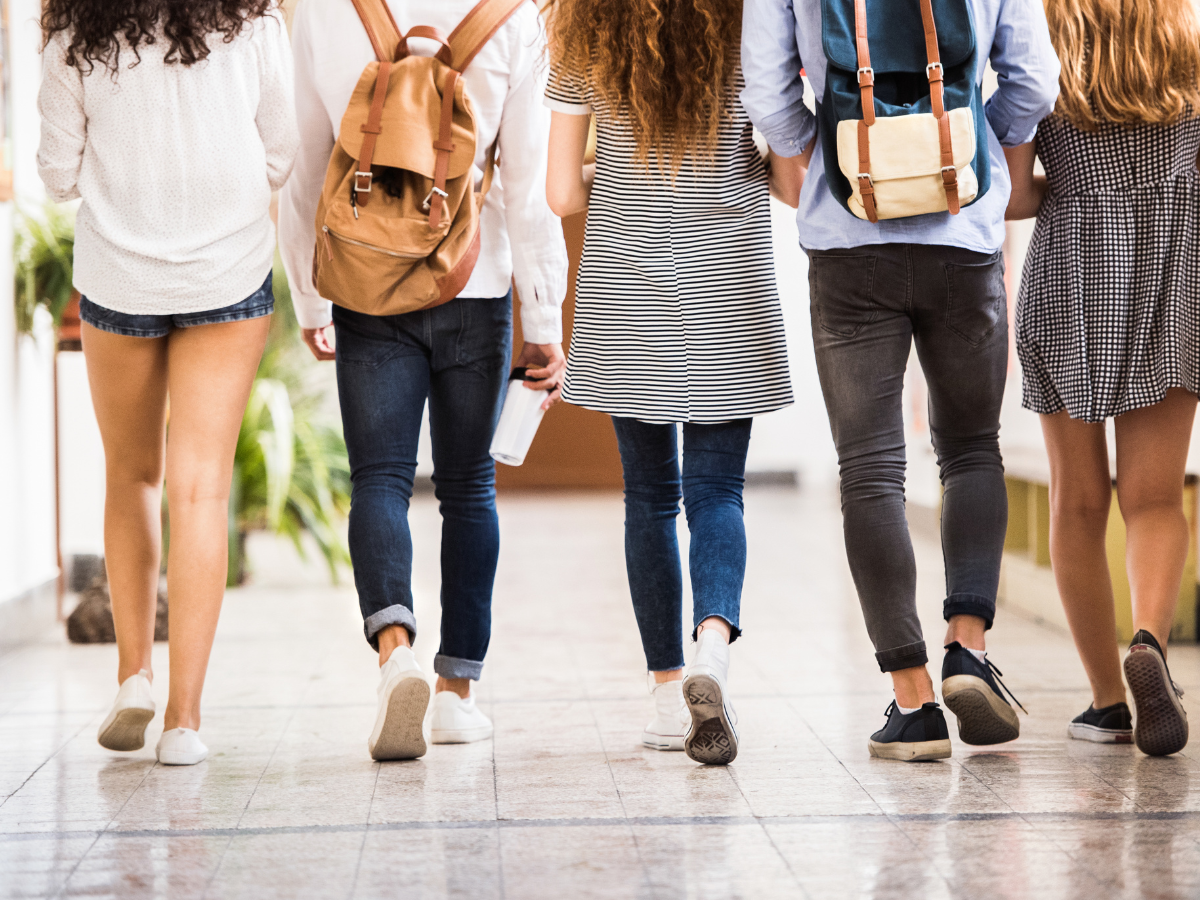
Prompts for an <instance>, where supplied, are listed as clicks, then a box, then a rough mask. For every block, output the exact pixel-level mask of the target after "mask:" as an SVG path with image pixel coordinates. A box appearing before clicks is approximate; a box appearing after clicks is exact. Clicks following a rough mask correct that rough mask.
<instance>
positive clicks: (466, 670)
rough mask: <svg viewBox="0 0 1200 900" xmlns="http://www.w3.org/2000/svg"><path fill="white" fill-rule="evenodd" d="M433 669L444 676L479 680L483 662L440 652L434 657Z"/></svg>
mask: <svg viewBox="0 0 1200 900" xmlns="http://www.w3.org/2000/svg"><path fill="white" fill-rule="evenodd" d="M433 671H435V672H436V673H437V674H439V675H441V676H442V677H443V678H470V679H471V680H472V681H478V680H479V676H480V675H482V674H483V662H482V661H480V662H476V661H475V660H473V659H459V658H458V657H457V656H446V655H444V654H441V653H439V654H438V655H437V656H435V657H434V658H433Z"/></svg>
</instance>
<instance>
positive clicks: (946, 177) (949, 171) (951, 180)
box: [942, 166, 958, 185]
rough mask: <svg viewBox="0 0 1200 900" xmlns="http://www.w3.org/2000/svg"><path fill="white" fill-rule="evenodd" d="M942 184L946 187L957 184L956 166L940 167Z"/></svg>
mask: <svg viewBox="0 0 1200 900" xmlns="http://www.w3.org/2000/svg"><path fill="white" fill-rule="evenodd" d="M942 183H943V184H946V185H951V184H958V167H957V166H942Z"/></svg>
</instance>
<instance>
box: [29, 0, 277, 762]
mask: <svg viewBox="0 0 1200 900" xmlns="http://www.w3.org/2000/svg"><path fill="white" fill-rule="evenodd" d="M42 28H43V31H44V34H45V42H46V43H45V54H44V70H45V71H44V78H43V82H42V87H41V93H40V95H39V98H38V105H39V110H40V111H41V116H42V138H41V146H40V148H39V150H38V170H39V172H40V174H41V177H42V180H43V182H44V183H45V185H46V190H47V193H48V194H49V196H50V198H51V199H53V200H55V201H59V202H65V201H68V200H74V199H81V200H82V203H81V204H80V206H79V212H78V217H77V222H76V238H75V287H76V288H77V289H78V290H79V291H80V293H81V294H83V299H82V300H81V301H80V305H79V311H80V318H81V319H82V320H83V352H84V356H85V358H86V360H87V370H88V381H89V383H90V385H91V391H92V401H93V404H94V406H95V410H96V418H97V421H98V422H99V425H100V434H101V438H102V440H103V443H104V456H105V467H106V477H105V491H106V493H105V508H104V550H105V565H106V567H107V569H108V579H109V584H110V586H111V591H112V608H113V621H114V624H115V626H116V635H117V651H118V658H119V662H118V666H117V680H118V682H119V684H120V690H119V691H118V693H117V700H116V703H115V704H114V705H113V708H112V711H111V712H110V713H109V715H108V716H107V717H106V718H105V719H104V721H103V723H102V724H101V726H100V732H99V735H98V737H99V741H100V744H101V745H102V746H104V747H107V748H108V749H110V750H138V749H140V748H141V747H142V746H143V744H144V742H145V730H146V726H147V725H148V724H149V723H150V721H151V720H152V719H153V717H154V714H155V705H154V700H153V699H152V697H151V689H150V684H151V678H152V674H151V673H152V666H151V649H152V647H153V641H154V620H155V610H156V599H157V590H158V577H159V565H160V555H161V549H162V533H161V527H160V526H161V518H160V510H161V506H162V491H163V482H164V477H165V481H166V491H167V496H168V499H169V503H170V511H171V545H170V553H169V556H168V560H167V576H168V582H169V584H170V611H171V617H170V623H171V624H170V659H171V684H170V691H169V700H168V702H167V708H166V712H165V716H164V722H163V728H164V730H163V734H162V737H161V739H160V740H159V742H158V746H157V751H156V752H157V756H158V760H159V762H161V763H164V764H167V765H194V764H196V763H199V762H201V761H202V760H203V759H205V757H206V756H207V754H208V749H207V748H206V747H205V746H204V743H203V742H202V741H201V740H200V737H199V735H198V733H197V731H198V729H199V728H200V697H201V693H202V691H203V688H204V676H205V672H206V670H207V667H208V658H209V653H210V651H211V649H212V642H213V635H214V633H215V631H216V627H217V619H218V617H219V615H220V610H221V602H222V599H223V597H224V590H225V578H226V570H227V555H228V545H227V527H228V526H227V522H228V509H229V493H230V482H231V479H232V473H233V456H234V450H235V447H236V445H237V438H238V431H239V429H240V427H241V422H242V415H243V413H244V411H245V407H246V402H247V399H248V397H249V393H250V389H251V386H252V384H253V381H254V376H255V372H256V370H257V368H258V363H259V359H260V358H261V356H262V352H263V347H264V345H265V343H266V338H267V330H268V326H269V321H270V319H269V316H270V314H271V312H272V310H273V308H274V297H273V294H272V291H271V269H272V263H273V260H274V252H275V229H274V226H273V224H272V222H271V216H270V204H271V194H272V192H273V191H275V190H278V189H279V188H280V187H281V186H282V185H283V183H284V182H285V181H286V180H287V177H288V174H289V173H290V172H291V169H292V162H293V159H294V157H295V154H296V148H297V144H298V141H299V137H298V133H297V129H296V122H295V114H294V110H293V103H292V58H291V49H290V46H289V44H288V37H287V31H286V28H285V26H284V22H283V18H282V16H281V14H280V13H279V11H278V10H277V9H276V8H275V0H190V2H188V3H179V2H175V0H47V2H46V4H45V8H44V13H43V17H42ZM168 403H169V405H170V432H169V434H168V431H167V409H168Z"/></svg>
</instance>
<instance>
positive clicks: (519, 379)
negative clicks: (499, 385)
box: [490, 368, 550, 466]
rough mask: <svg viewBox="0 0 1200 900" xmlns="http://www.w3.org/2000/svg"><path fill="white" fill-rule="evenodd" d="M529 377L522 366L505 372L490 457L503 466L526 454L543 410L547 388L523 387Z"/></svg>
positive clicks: (512, 464)
mask: <svg viewBox="0 0 1200 900" xmlns="http://www.w3.org/2000/svg"><path fill="white" fill-rule="evenodd" d="M528 380H532V379H529V378H528V376H527V375H526V374H525V369H521V368H518V369H513V370H512V374H511V375H509V376H508V394H507V396H505V398H504V409H503V410H501V412H500V424H499V425H497V426H496V434H495V436H494V437H493V438H492V449H491V451H490V453H491V454H492V459H494V460H496V462H502V463H504V464H505V465H506V466H519V465H521V463H523V462H525V454H526V453H528V452H529V447H530V445H531V444H532V443H533V436H534V435H535V434H537V430H538V425H540V424H541V423H542V416H544V415H545V414H546V411H545V410H544V409H542V404H543V403H545V402H546V398H547V397H548V396H550V392H549V391H531V390H530V389H529V388H527V387H525V382H526V381H528Z"/></svg>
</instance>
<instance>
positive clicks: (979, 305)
mask: <svg viewBox="0 0 1200 900" xmlns="http://www.w3.org/2000/svg"><path fill="white" fill-rule="evenodd" d="M943 265H944V266H945V268H946V325H947V327H948V328H949V329H950V330H951V331H953V332H954V333H955V334H956V335H958V336H959V337H960V338H962V339H963V340H964V341H966V342H967V343H968V344H970V345H971V346H972V347H977V346H979V345H980V344H982V343H983V342H984V341H985V340H987V339H988V337H989V336H990V335H991V334H992V332H994V331H995V330H996V326H998V325H1000V324H1001V323H1007V321H1008V290H1007V288H1006V287H1005V285H1004V260H1003V258H1002V257H1001V256H1000V254H998V253H997V254H996V255H995V256H994V257H993V258H991V259H989V260H988V261H987V262H983V263H967V264H963V263H944V264H943Z"/></svg>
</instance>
